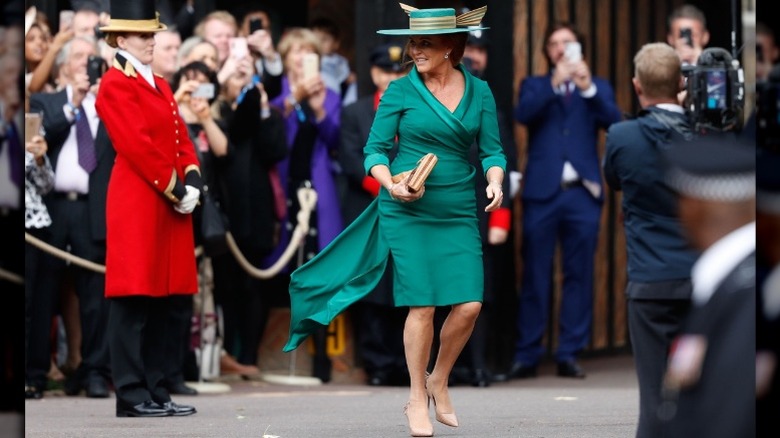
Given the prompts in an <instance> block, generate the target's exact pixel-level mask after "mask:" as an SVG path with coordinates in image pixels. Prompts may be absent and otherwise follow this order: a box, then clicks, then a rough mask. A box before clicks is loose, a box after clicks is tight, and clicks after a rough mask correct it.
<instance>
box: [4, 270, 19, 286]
mask: <svg viewBox="0 0 780 438" xmlns="http://www.w3.org/2000/svg"><path fill="white" fill-rule="evenodd" d="M0 280H5V281H9V282H11V283H14V284H24V277H22V276H20V275H17V274H14V273H13V272H11V271H8V270H5V269H3V268H0Z"/></svg>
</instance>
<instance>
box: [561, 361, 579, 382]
mask: <svg viewBox="0 0 780 438" xmlns="http://www.w3.org/2000/svg"><path fill="white" fill-rule="evenodd" d="M558 376H560V377H573V378H575V379H584V378H585V371H583V369H582V367H580V366H579V364H577V362H576V361H574V360H567V361H566V362H558Z"/></svg>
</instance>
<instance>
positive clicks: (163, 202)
mask: <svg viewBox="0 0 780 438" xmlns="http://www.w3.org/2000/svg"><path fill="white" fill-rule="evenodd" d="M154 81H155V83H156V85H157V89H154V88H152V87H151V86H150V85H149V83H148V82H147V81H146V80H145V79H144V78H143V77H141V76H140V75H139V74H138V73H137V72H136V71H135V69H134V68H133V66H132V64H131V63H130V62H129V61H127V60H125V59H124V58H122V57H121V56H117V58H116V59H115V60H114V65H113V68H110V69H109V70H108V71H107V72H106V73H105V75H103V78H102V80H101V84H100V89H99V92H98V96H97V101H96V103H95V108H96V109H97V113H98V115H99V116H100V119H101V120H102V122H103V124H104V125H105V127H106V130H107V131H108V135H109V137H110V138H111V142H112V144H113V146H114V149H116V161H115V163H114V168H113V171H112V174H111V179H110V181H109V184H108V199H107V201H106V203H107V205H106V225H107V234H106V245H107V252H106V293H105V295H106V297H107V298H115V297H126V296H137V295H144V296H152V297H164V296H168V295H172V294H194V293H196V292H197V291H198V280H197V269H196V264H195V255H194V240H193V230H192V216H191V215H188V214H187V215H185V214H181V213H178V212H176V211H175V210H174V209H173V206H174V203H175V202H178V199H177V198H176V197H175V196H174V195H173V189H174V186H175V185H176V183H177V182H179V184H181V181H182V180H183V178H184V175H185V174H186V172H187V171H190V170H193V169H195V170H197V171H198V172H200V170H199V168H198V158H197V155H196V154H195V149H194V148H193V145H192V142H191V141H190V139H189V135H188V133H187V126H186V125H185V123H184V120H182V118H181V116H180V115H179V108H178V105H177V104H176V101H175V100H174V98H173V93H172V92H171V89H170V87H169V86H168V84H167V83H166V82H165V81H164V80H163V79H161V78H159V77H157V76H155V77H154Z"/></svg>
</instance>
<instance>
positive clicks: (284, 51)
mask: <svg viewBox="0 0 780 438" xmlns="http://www.w3.org/2000/svg"><path fill="white" fill-rule="evenodd" d="M296 43H298V44H300V45H302V46H304V47H308V48H310V49H312V50H314V51H315V52H316V53H317V55H320V56H322V49H321V48H320V40H318V39H317V36H316V35H315V34H314V32H312V31H311V30H309V29H306V28H304V27H293V28H291V29H289V30H287V32H285V33H284V35H282V39H281V40H280V41H279V46H278V47H277V49H278V50H279V55H280V56H281V57H282V63H284V60H285V58H287V55H288V54H289V53H290V50H291V49H292V46H293V44H296Z"/></svg>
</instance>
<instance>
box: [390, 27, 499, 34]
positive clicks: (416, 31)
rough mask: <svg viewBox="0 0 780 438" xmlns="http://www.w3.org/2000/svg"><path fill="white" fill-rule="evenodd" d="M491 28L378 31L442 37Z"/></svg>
mask: <svg viewBox="0 0 780 438" xmlns="http://www.w3.org/2000/svg"><path fill="white" fill-rule="evenodd" d="M485 29H490V28H489V27H456V28H454V29H429V30H412V29H381V30H378V31H376V33H378V34H380V35H442V34H448V33H462V32H471V31H473V30H485Z"/></svg>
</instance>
